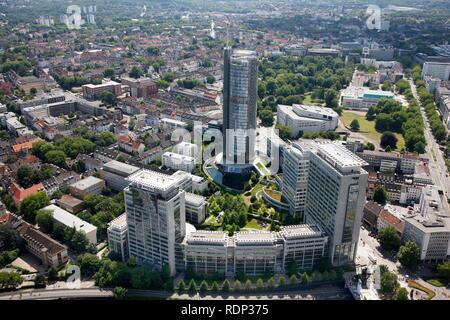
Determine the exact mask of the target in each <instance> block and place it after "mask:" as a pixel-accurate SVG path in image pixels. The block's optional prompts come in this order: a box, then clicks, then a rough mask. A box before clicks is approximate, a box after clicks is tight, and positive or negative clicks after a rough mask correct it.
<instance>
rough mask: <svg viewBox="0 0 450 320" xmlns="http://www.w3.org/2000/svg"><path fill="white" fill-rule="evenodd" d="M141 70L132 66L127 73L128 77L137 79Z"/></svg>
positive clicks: (140, 74)
mask: <svg viewBox="0 0 450 320" xmlns="http://www.w3.org/2000/svg"><path fill="white" fill-rule="evenodd" d="M142 74H143V73H142V70H141V69H140V68H138V67H136V66H134V67H133V68H132V69H131V71H130V72H129V73H128V76H130V78H134V79H139V78H140V77H141V76H142Z"/></svg>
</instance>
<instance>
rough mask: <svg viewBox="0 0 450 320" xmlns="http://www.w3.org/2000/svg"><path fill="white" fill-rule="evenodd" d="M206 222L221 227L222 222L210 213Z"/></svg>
mask: <svg viewBox="0 0 450 320" xmlns="http://www.w3.org/2000/svg"><path fill="white" fill-rule="evenodd" d="M204 224H205V225H208V226H211V227H219V226H220V222H217V219H216V217H215V216H213V215H210V216H209V217H208V218H206V220H205V222H204Z"/></svg>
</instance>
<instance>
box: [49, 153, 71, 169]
mask: <svg viewBox="0 0 450 320" xmlns="http://www.w3.org/2000/svg"><path fill="white" fill-rule="evenodd" d="M44 158H45V161H46V162H48V163H51V164H54V165H55V166H58V167H65V166H66V159H67V156H66V154H65V153H64V151H62V150H50V151H49V152H47V153H46V154H45V156H44Z"/></svg>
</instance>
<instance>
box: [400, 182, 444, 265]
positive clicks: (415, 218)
mask: <svg viewBox="0 0 450 320" xmlns="http://www.w3.org/2000/svg"><path fill="white" fill-rule="evenodd" d="M403 240H404V241H414V242H416V243H417V245H418V246H419V248H420V260H424V261H434V262H435V261H441V260H446V259H448V257H449V255H450V215H449V213H448V208H447V206H446V205H444V203H443V194H442V191H440V190H439V189H438V187H436V186H426V187H425V188H424V189H423V190H422V195H421V197H420V203H419V204H418V205H417V206H416V207H415V212H414V213H413V214H412V215H411V216H410V217H407V218H405V227H404V229H403Z"/></svg>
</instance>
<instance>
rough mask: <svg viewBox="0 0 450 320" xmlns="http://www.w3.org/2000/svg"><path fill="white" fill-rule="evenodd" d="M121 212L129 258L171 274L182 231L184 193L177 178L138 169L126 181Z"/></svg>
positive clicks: (184, 223) (184, 221)
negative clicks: (125, 216) (126, 225)
mask: <svg viewBox="0 0 450 320" xmlns="http://www.w3.org/2000/svg"><path fill="white" fill-rule="evenodd" d="M127 180H128V182H129V185H128V187H127V188H125V190H124V193H125V210H126V215H127V224H128V245H129V255H130V256H133V257H135V258H136V261H137V262H138V263H140V264H147V265H151V266H153V267H155V268H158V269H160V268H162V267H163V266H164V265H166V264H167V265H168V266H169V268H170V273H171V274H172V275H174V274H175V270H176V265H175V263H176V256H177V255H178V254H180V253H179V252H178V251H177V248H178V245H177V243H180V242H181V241H182V240H183V238H184V236H185V232H186V231H185V230H186V220H185V219H186V216H185V214H186V212H185V192H184V191H183V190H180V188H179V179H177V178H176V177H172V176H169V175H165V174H161V173H158V172H153V171H149V170H139V171H137V172H135V173H133V174H132V175H131V176H129V177H128V178H127Z"/></svg>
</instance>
